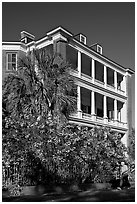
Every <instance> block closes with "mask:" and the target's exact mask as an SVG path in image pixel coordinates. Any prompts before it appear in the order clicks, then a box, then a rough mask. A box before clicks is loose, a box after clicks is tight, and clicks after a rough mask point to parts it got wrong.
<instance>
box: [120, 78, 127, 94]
mask: <svg viewBox="0 0 137 204" xmlns="http://www.w3.org/2000/svg"><path fill="white" fill-rule="evenodd" d="M121 89H122V91H125V90H126V76H123V81H122V82H121Z"/></svg>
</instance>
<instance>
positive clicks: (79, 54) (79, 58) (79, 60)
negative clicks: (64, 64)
mask: <svg viewBox="0 0 137 204" xmlns="http://www.w3.org/2000/svg"><path fill="white" fill-rule="evenodd" d="M78 76H79V77H81V52H80V51H78Z"/></svg>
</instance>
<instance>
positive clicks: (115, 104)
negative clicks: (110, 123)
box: [114, 99, 118, 122]
mask: <svg viewBox="0 0 137 204" xmlns="http://www.w3.org/2000/svg"><path fill="white" fill-rule="evenodd" d="M117 119H118V118H117V100H116V99H114V120H115V121H116V122H117Z"/></svg>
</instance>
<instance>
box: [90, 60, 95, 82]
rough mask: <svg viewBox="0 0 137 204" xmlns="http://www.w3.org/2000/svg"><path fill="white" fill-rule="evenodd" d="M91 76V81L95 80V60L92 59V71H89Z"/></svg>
mask: <svg viewBox="0 0 137 204" xmlns="http://www.w3.org/2000/svg"><path fill="white" fill-rule="evenodd" d="M91 77H92V80H93V82H94V81H95V60H94V59H92V73H91Z"/></svg>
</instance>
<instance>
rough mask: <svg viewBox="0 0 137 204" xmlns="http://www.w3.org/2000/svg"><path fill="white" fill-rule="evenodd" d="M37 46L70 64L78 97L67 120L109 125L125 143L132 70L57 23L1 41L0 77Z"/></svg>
mask: <svg viewBox="0 0 137 204" xmlns="http://www.w3.org/2000/svg"><path fill="white" fill-rule="evenodd" d="M41 48H45V49H47V50H48V51H49V52H52V53H60V54H61V55H62V57H63V58H64V59H66V60H67V61H68V62H69V63H70V64H71V66H72V70H71V74H72V75H73V76H74V77H75V81H76V84H77V92H78V98H77V113H75V114H73V115H71V116H70V122H74V123H77V124H79V125H85V126H89V127H93V126H94V125H98V126H107V127H110V128H111V129H112V131H116V132H119V133H120V134H121V136H122V141H123V143H124V144H125V145H127V144H128V134H129V132H130V130H131V128H132V110H131V104H132V102H131V98H132V97H131V76H132V74H134V71H132V70H131V69H130V68H125V67H123V66H121V65H119V64H117V63H116V62H113V61H112V60H110V59H108V58H107V57H105V56H104V55H103V48H102V46H101V45H99V44H98V43H96V44H94V45H91V46H88V45H87V38H86V36H85V35H83V34H82V33H79V34H77V35H73V34H72V33H71V32H69V31H68V30H66V29H64V28H63V27H57V28H55V29H53V30H51V31H49V32H48V33H47V34H46V36H45V37H43V38H41V39H39V40H35V36H34V35H32V34H30V33H28V32H26V31H22V32H21V39H20V41H19V42H3V43H2V49H3V50H2V55H3V56H2V57H3V64H2V66H3V67H2V68H3V69H2V75H3V77H2V78H3V79H4V78H5V76H6V75H7V74H9V73H11V72H13V71H14V69H16V68H17V59H18V58H19V57H23V56H24V55H26V54H27V53H28V52H29V51H32V50H33V49H41Z"/></svg>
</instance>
